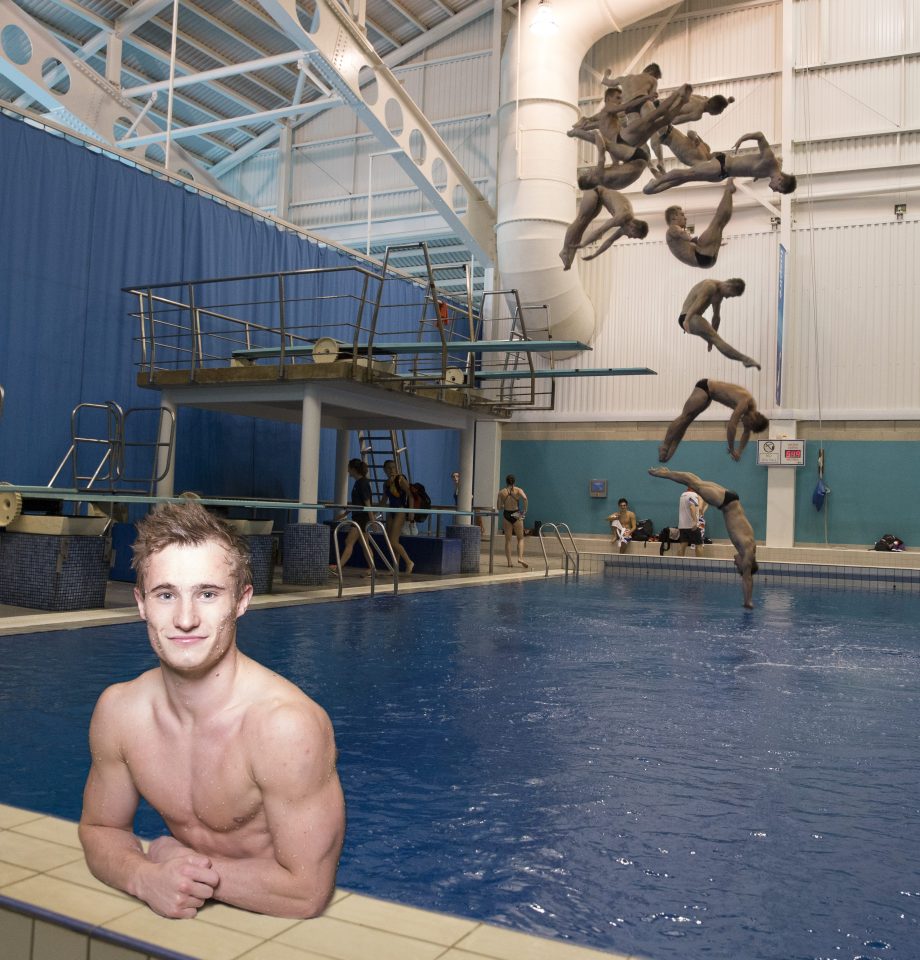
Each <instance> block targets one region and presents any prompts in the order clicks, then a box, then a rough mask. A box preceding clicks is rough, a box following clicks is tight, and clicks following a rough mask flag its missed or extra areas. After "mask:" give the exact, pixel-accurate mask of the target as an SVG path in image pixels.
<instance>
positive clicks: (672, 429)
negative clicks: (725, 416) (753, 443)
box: [658, 379, 770, 463]
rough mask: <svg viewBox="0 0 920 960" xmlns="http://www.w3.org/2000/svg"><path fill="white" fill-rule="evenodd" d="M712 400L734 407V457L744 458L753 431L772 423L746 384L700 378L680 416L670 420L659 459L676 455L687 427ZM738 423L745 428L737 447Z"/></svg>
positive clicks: (731, 443) (731, 432)
mask: <svg viewBox="0 0 920 960" xmlns="http://www.w3.org/2000/svg"><path fill="white" fill-rule="evenodd" d="M713 400H715V401H716V403H722V404H724V405H725V406H726V407H731V408H732V415H731V418H730V419H729V421H728V427H727V430H726V436H727V438H728V454H729V456H730V457H731V458H732V460H740V459H741V454H742V453H743V452H744V448H745V447H746V446H747V443H748V440H749V439H750V438H751V434H752V433H762V432H763V431H764V430H766V429H767V427H769V426H770V421H769V420H768V419H767V418H766V417H765V416H764V415H763V414H762V413H761V412H760V411H759V410H758V409H757V404H756V402H755V401H754V397H753V396H752V395H751V394H750V393H749V392H748V391H747V390H745V389H744V387H739V386H738V385H737V384H734V383H726V382H725V381H724V380H712V379H706V380H699V381H698V382H697V384H696V386H694V388H693V391H692V393H691V394H690V396H689V397H688V398H687V402H686V403H685V404H684V409H683V410H682V411H681V413H680V416H679V417H676V418H675V419H674V420H672V421H671V424H670V426H669V427H668V431H667V433H666V434H665V437H664V441H663V442H662V444H661V446H660V447H659V448H658V461H659V462H660V463H667V462H668V460H670V459H671V457H673V456H674V452H675V451H676V450H677V446H678V444H679V443H680V441H681V440H683V438H684V434H685V433H686V432H687V428H688V427H689V426H690V424H691V423H693V421H694V420H696V418H697V417H698V416H699V415H700V414H701V413H702V412H703V411H704V410H705V409H707V407H709V405H710V404H711V403H712V401H713ZM739 425H740V426H742V427H743V428H744V430H743V432H742V434H741V440H740V441H739V443H738V448H737V450H736V449H735V437H736V435H737V433H738V427H739Z"/></svg>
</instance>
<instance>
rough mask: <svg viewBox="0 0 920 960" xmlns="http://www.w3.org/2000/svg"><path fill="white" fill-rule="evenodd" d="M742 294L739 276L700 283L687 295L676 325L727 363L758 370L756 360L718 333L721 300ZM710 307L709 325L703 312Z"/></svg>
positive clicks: (742, 288) (758, 366)
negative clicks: (738, 363) (740, 364)
mask: <svg viewBox="0 0 920 960" xmlns="http://www.w3.org/2000/svg"><path fill="white" fill-rule="evenodd" d="M742 293H744V281H743V280H742V279H741V278H740V277H732V278H731V279H730V280H701V281H700V282H699V283H698V284H696V286H695V287H693V288H692V289H691V290H690V292H689V293H688V294H687V299H686V300H684V305H683V307H682V308H681V312H680V316H679V317H678V318H677V324H678V326H679V327H680V328H681V330H683V331H684V333H692V334H694V336H697V337H702V338H703V339H704V340H705V341H706V342H707V343H708V344H709V349H710V350H712V348H713V347H715V348H716V350H718V351H719V353H721V354H722V355H723V356H726V357H728V358H729V360H740V361H741V362H742V363H743V364H744V365H745V366H746V367H756V368H757V369H758V370H759V369H760V364H759V363H758V362H757V361H756V360H752V359H751V358H750V357H748V356H745V354H743V353H742V352H741V351H740V350H736V349H735V348H734V347H733V346H731V344H728V343H726V342H725V341H724V340H723V339H722V338H721V337H720V336H719V333H718V331H719V325H720V324H721V322H722V314H721V308H722V300H723V299H724V298H725V297H740V296H741V294H742ZM709 307H712V323H710V322H709V321H708V320H707V319H706V318H705V317H704V316H703V311H704V310H707V309H708V308H709Z"/></svg>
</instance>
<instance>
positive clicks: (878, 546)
mask: <svg viewBox="0 0 920 960" xmlns="http://www.w3.org/2000/svg"><path fill="white" fill-rule="evenodd" d="M903 549H904V541H903V540H902V539H901V538H900V537H896V536H895V535H894V534H893V533H886V534H883V535H882V536H881V537H879V538H878V540H876V541H875V546H874V547H873V550H893V551H896V552H899V551H901V550H903Z"/></svg>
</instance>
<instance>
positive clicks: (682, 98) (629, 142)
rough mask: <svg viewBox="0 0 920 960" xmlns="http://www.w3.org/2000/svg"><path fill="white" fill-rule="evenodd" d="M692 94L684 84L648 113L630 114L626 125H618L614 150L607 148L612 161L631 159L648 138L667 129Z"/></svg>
mask: <svg viewBox="0 0 920 960" xmlns="http://www.w3.org/2000/svg"><path fill="white" fill-rule="evenodd" d="M692 92H693V87H691V86H690V84H689V83H685V84H683V86H681V87H679V88H678V89H677V90H676V91H675V92H674V93H672V94H671V96H670V97H668V98H667V99H666V100H662V101H661V102H660V103H658V102H657V101H656V106H655V107H654V108H653V109H652V110H649V111H648V113H641V114H640V113H635V114H632V119H631V120H630V122H629V123H628V124H623V123H620V125H619V131H618V133H617V137H616V141H615V145H614V148H613V149H611V148H610V147H609V146H608V148H607V149H608V150H609V151H610V155H611V156H612V157H613V158H614V160H629V159H631V157H632V155H633V152H634V151H635V149H636V148H638V147H641V146H642V145H643V144H644V143H646V141H647V140H648V139H649V137H652V136H654V135H655V134H656V133H658V132H659V131H661V130H664V129H666V128H667V127H669V126H670V125H671V123H672V121H673V120H674V117H676V116H677V114H678V113H680V111H681V109H682V108H683V106H684V104H685V103H686V102H687V99H688V98H689V97H690V94H691V93H692ZM649 99H651V98H649ZM621 109H622V107H621Z"/></svg>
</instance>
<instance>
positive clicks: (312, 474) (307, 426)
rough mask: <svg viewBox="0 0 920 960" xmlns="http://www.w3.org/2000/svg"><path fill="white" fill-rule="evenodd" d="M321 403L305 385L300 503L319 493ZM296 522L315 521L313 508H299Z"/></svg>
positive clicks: (309, 501) (309, 387)
mask: <svg viewBox="0 0 920 960" xmlns="http://www.w3.org/2000/svg"><path fill="white" fill-rule="evenodd" d="M321 413H322V404H321V403H320V400H319V396H318V395H317V393H316V391H315V389H314V388H313V387H311V386H309V385H308V386H305V387H304V391H303V413H302V417H301V426H300V485H299V488H298V494H297V495H298V498H299V500H300V502H301V503H316V498H317V496H318V494H319V430H320V415H321ZM297 521H298V523H316V511H315V510H299V511H298V513H297Z"/></svg>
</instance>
